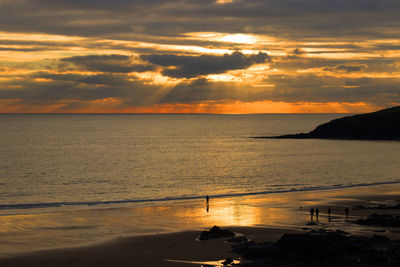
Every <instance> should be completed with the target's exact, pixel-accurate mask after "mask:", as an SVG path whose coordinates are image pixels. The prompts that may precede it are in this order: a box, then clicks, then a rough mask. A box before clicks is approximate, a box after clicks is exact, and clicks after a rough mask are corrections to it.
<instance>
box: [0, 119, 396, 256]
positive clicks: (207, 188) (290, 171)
mask: <svg viewBox="0 0 400 267" xmlns="http://www.w3.org/2000/svg"><path fill="white" fill-rule="evenodd" d="M347 115H349V114H251V115H238V114H2V115H0V239H1V240H8V241H9V242H11V243H7V244H5V245H4V244H3V245H4V246H6V247H4V246H3V250H5V251H12V248H13V247H14V248H19V249H20V250H24V249H25V250H26V249H27V248H28V247H29V246H31V247H32V249H41V248H45V247H46V246H44V244H47V245H48V246H53V245H54V246H56V245H57V246H58V245H60V244H61V243H67V244H73V243H74V242H78V241H79V242H81V241H82V240H81V239H79V238H77V236H81V234H82V233H85V234H88V233H89V232H90V231H89V230H88V229H91V227H92V228H93V229H95V228H97V229H100V228H101V227H100V228H99V225H102V227H103V228H101V229H102V230H101V231H100V230H93V231H92V232H91V233H92V236H85V237H80V238H85V239H87V240H90V239H91V238H94V237H93V236H95V237H103V236H104V235H106V234H108V233H110V232H113V233H114V234H121V233H122V232H123V231H124V229H125V230H126V229H127V228H129V227H130V228H129V229H131V232H134V231H136V232H137V231H139V230H137V229H140V232H141V233H144V232H151V229H153V230H154V229H158V230H159V231H161V232H162V231H163V229H165V228H163V227H164V226H165V225H164V224H163V223H164V222H162V220H163V219H162V218H161V217H160V218H156V217H155V216H154V212H156V213H158V214H161V213H162V212H163V211H162V210H161V209H157V210H156V211H155V210H154V209H155V208H154V207H155V206H157V207H161V206H163V207H165V206H168V205H169V204H168V203H174V204H176V203H181V202H182V203H184V202H185V201H190V200H193V201H195V200H203V199H204V198H205V196H207V195H208V196H209V197H210V198H211V199H213V200H214V199H222V200H223V199H232V198H235V197H246V196H258V195H264V196H265V195H271V196H273V195H274V194H281V193H290V192H313V191H317V190H326V189H332V188H334V189H337V188H348V187H361V186H363V187H365V186H369V185H379V184H397V183H400V168H399V163H400V142H396V141H356V140H322V139H309V140H292V139H255V138H253V137H258V136H276V135H282V134H291V133H300V132H308V131H310V130H313V129H314V128H315V127H316V126H318V125H319V124H321V123H325V122H328V121H330V120H333V119H336V118H339V117H343V116H347ZM124 207H125V208H126V207H129V209H130V210H131V211H132V209H133V210H135V209H138V207H141V210H140V212H138V210H135V212H132V214H131V215H129V216H131V217H129V220H128V221H129V227H128V226H127V225H128V223H126V222H124V223H121V220H122V219H121V216H122V215H121V214H125V215H123V216H128V215H126V214H127V213H126V212H119V213H118V214H117V213H115V211H116V210H119V211H121V209H123V208H124ZM146 207H147V208H148V207H153V208H150V209H153V210H152V212H150V211H148V210H147V211H148V212H147V211H146ZM99 210H100V211H101V210H103V213H102V215H101V216H100V215H98V214H99V213H98V212H97V211H99ZM95 211H96V212H95ZM125 211H126V210H125ZM107 212H111V213H112V214H107ZM146 212H147V213H146ZM176 212H178V211H174V215H173V216H175V217H174V218H175V219H176V216H179V215H176V214H175V213H176ZM207 212H208V209H207ZM139 213H140V214H141V215H140V218H139V217H132V216H134V215H133V214H139ZM94 214H96V215H94ZM144 214H145V215H144ZM146 214H147V215H146ZM149 214H150V215H149ZM43 216H45V217H43ZM96 216H97V217H96ZM98 216H100V217H101V219H99V218H100V217H98ZM143 216H150V217H151V216H153V217H151V218H152V219H149V220H145V219H144V218H143ZM168 216H172V215H168ZM93 218H96V219H93ZM110 218H113V222H109V223H107V222H106V221H107V219H110ZM180 218H181V221H182V218H183V217H182V216H181V217H180ZM118 220H119V221H118ZM155 220H159V221H158V222H157V223H154V221H155ZM166 220H169V221H173V220H174V219H173V218H172V217H168V218H167V219H166ZM116 221H117V223H115V222H116ZM132 222H135V223H136V224H135V223H132ZM118 223H120V227H118V230H116V228H115V227H114V226H115V225H118ZM187 223H188V224H189V225H190V222H187ZM231 223H232V224H235V221H232V222H231ZM105 226H107V227H108V228H107V227H106V228H105ZM181 226H182V225H180V227H181ZM112 227H114V228H112ZM165 227H166V226H165ZM166 228H168V227H166ZM57 229H58V230H60V231H61V230H62V231H63V232H62V233H63V234H64V235H66V236H64V239H62V240H61V241H60V240H59V242H58V243H57V244H53V243H51V242H50V243H49V242H48V240H47V241H46V237H43V236H46V235H45V234H43V233H45V232H46V231H47V232H49V231H50V232H49V233H50V234H51V233H53V232H52V230H54V231H55V230H57ZM77 229H78V230H79V231H75V232H74V234H71V235H70V236H69V234H65V233H66V232H68V231H67V230H71V232H73V231H74V230H77ZM105 229H106V230H105ZM110 229H111V230H110ZM60 231H59V232H58V233H60ZM107 231H108V232H107ZM71 232H68V233H71ZM38 233H41V234H42V236H38ZM48 235H49V234H47V237H48ZM71 236H73V237H71ZM30 237H31V239H30V240H29V242H30V243H29V242H28V243H29V244H30V245H29V246H28V245H27V238H28V239H29V238H30ZM41 238H42V239H41ZM68 238H70V239H68ZM32 240H36V241H37V242H38V244H37V245H35V246H33V245H32V242H33V241H32ZM66 240H67V241H66ZM71 240H72V241H71ZM46 242H47V243H46ZM68 242H70V243H68ZM0 243H1V242H0ZM3 243H4V242H3ZM0 247H1V244H0Z"/></svg>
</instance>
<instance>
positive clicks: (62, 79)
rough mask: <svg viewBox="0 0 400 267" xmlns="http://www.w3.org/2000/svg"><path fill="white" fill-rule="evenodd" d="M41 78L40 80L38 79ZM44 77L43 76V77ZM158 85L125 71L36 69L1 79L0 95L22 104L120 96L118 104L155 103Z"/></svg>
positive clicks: (1, 97) (140, 104)
mask: <svg viewBox="0 0 400 267" xmlns="http://www.w3.org/2000/svg"><path fill="white" fill-rule="evenodd" d="M38 79H40V81H38ZM43 79H44V80H43ZM162 90H163V87H161V86H154V85H148V84H146V83H144V82H142V81H140V80H132V79H131V78H130V77H128V76H126V75H124V74H104V75H79V74H52V73H46V72H37V73H34V74H32V75H27V76H26V77H24V79H23V80H14V81H10V82H7V83H3V84H2V87H1V88H0V99H18V100H20V102H19V103H24V104H35V105H38V104H45V105H48V104H54V103H58V102H59V101H63V100H73V101H91V100H99V99H107V98H120V99H122V100H123V102H122V104H121V105H126V106H129V105H134V106H143V105H146V104H155V103H156V102H155V101H156V100H154V95H158V94H160V92H161V91H162Z"/></svg>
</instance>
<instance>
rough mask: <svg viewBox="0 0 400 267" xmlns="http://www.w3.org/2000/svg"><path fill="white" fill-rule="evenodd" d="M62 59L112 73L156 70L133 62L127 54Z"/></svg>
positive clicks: (86, 68) (84, 67) (80, 65)
mask: <svg viewBox="0 0 400 267" xmlns="http://www.w3.org/2000/svg"><path fill="white" fill-rule="evenodd" d="M62 61H63V62H71V63H74V64H75V65H76V66H78V67H80V68H82V69H85V70H91V71H102V72H110V73H129V72H146V71H151V70H154V66H151V65H148V64H136V63H133V61H132V57H130V56H125V55H90V56H75V57H69V58H64V59H62Z"/></svg>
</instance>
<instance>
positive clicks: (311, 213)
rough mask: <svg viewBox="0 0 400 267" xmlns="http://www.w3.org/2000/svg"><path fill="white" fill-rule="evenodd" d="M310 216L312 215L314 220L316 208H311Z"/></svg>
mask: <svg viewBox="0 0 400 267" xmlns="http://www.w3.org/2000/svg"><path fill="white" fill-rule="evenodd" d="M310 216H311V221H312V220H313V218H314V208H311V209H310Z"/></svg>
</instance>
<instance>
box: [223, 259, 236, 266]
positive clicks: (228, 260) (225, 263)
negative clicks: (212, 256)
mask: <svg viewBox="0 0 400 267" xmlns="http://www.w3.org/2000/svg"><path fill="white" fill-rule="evenodd" d="M232 263H233V259H232V258H229V257H228V258H226V259H225V260H224V261H223V262H222V265H224V266H226V265H230V264H232Z"/></svg>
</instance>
